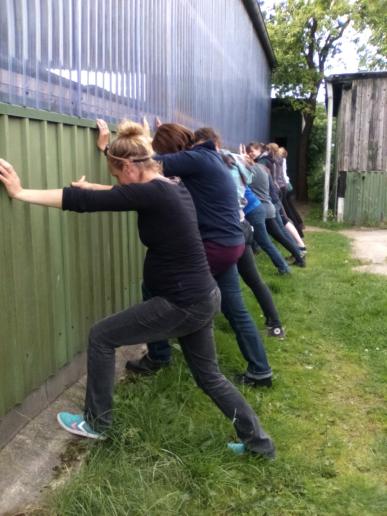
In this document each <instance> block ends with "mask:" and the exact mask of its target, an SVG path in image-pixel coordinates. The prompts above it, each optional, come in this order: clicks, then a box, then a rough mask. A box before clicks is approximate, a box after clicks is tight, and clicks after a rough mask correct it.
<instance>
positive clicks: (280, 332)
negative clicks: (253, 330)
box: [266, 326, 285, 340]
mask: <svg viewBox="0 0 387 516" xmlns="http://www.w3.org/2000/svg"><path fill="white" fill-rule="evenodd" d="M266 330H267V335H268V336H269V337H275V338H276V339H278V340H284V338H285V330H284V329H283V328H282V326H266Z"/></svg>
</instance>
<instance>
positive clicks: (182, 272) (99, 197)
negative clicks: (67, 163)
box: [62, 179, 216, 306]
mask: <svg viewBox="0 0 387 516" xmlns="http://www.w3.org/2000/svg"><path fill="white" fill-rule="evenodd" d="M62 208H63V210H71V211H77V212H80V213H82V212H95V211H132V210H134V211H137V212H138V230H139V235H140V239H141V242H142V243H143V244H144V245H145V246H146V247H147V248H148V250H147V253H146V257H145V262H144V283H145V285H146V287H147V288H148V289H149V290H150V291H151V292H152V294H153V295H154V296H162V297H165V298H166V299H168V300H169V301H170V302H172V303H175V304H177V305H182V306H188V305H190V304H193V303H195V302H197V301H199V300H200V299H202V298H203V297H205V296H206V295H207V294H208V293H209V292H210V291H211V290H212V289H213V288H214V287H215V285H216V284H215V282H214V279H213V277H212V275H211V273H210V269H209V266H208V263H207V258H206V255H205V251H204V248H203V243H202V239H201V236H200V233H199V228H198V222H197V216H196V211H195V208H194V205H193V202H192V198H191V195H190V193H189V192H188V190H187V189H186V188H185V186H184V185H183V184H182V183H181V182H179V183H175V182H172V183H171V182H169V181H165V180H163V179H154V180H152V181H150V182H148V183H135V184H129V185H124V186H115V187H114V188H112V189H111V190H82V189H80V188H71V187H70V188H64V189H63V203H62Z"/></svg>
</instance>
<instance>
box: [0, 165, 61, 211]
mask: <svg viewBox="0 0 387 516" xmlns="http://www.w3.org/2000/svg"><path fill="white" fill-rule="evenodd" d="M0 181H1V182H2V183H3V185H4V186H5V188H6V190H7V192H8V195H9V197H11V199H16V200H18V201H23V202H27V203H30V204H39V205H40V206H50V207H52V208H62V197H63V191H62V190H61V189H58V190H29V189H25V188H23V187H22V185H21V182H20V178H19V176H18V175H17V173H16V171H15V169H14V168H13V166H12V165H11V164H10V163H8V162H7V161H5V160H4V159H0Z"/></svg>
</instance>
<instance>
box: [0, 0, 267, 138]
mask: <svg viewBox="0 0 387 516" xmlns="http://www.w3.org/2000/svg"><path fill="white" fill-rule="evenodd" d="M1 4H2V9H1V11H2V12H1V16H0V38H1V53H0V100H1V101H3V102H9V103H12V104H18V105H23V106H30V107H35V108H38V109H39V108H41V109H47V110H50V111H56V112H59V113H66V114H69V115H77V116H80V117H85V118H95V117H96V116H102V117H105V118H107V119H109V120H111V121H116V120H118V119H121V118H123V117H130V118H132V119H134V120H139V118H140V117H141V116H143V115H148V116H150V117H152V116H154V115H158V116H160V117H161V118H162V120H164V121H177V122H180V123H184V124H186V125H188V126H191V127H192V128H196V127H198V126H201V125H206V126H213V127H215V128H216V129H217V130H218V131H219V132H220V133H221V134H222V137H223V140H224V143H225V144H226V145H227V146H231V147H236V146H237V145H238V144H239V143H240V142H241V141H242V142H246V141H249V140H251V139H260V140H263V141H266V140H267V137H268V136H269V134H268V129H269V113H270V67H269V65H268V61H267V58H266V56H265V53H264V51H263V49H262V47H261V44H260V42H259V40H258V38H257V34H256V32H255V31H254V28H253V25H252V22H251V20H250V18H249V16H248V14H247V11H246V9H245V7H244V5H243V2H242V0H28V1H27V0H3V1H2V3H1Z"/></svg>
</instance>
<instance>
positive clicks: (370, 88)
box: [336, 78, 387, 172]
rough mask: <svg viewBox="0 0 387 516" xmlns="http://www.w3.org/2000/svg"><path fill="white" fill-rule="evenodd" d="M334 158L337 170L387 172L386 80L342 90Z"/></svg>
mask: <svg viewBox="0 0 387 516" xmlns="http://www.w3.org/2000/svg"><path fill="white" fill-rule="evenodd" d="M336 156H337V170H339V171H342V170H343V171H359V172H367V171H387V78H372V79H359V80H354V81H352V87H351V88H348V89H346V88H345V87H344V88H343V91H342V99H341V105H340V109H339V114H338V121H337V154H336Z"/></svg>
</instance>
